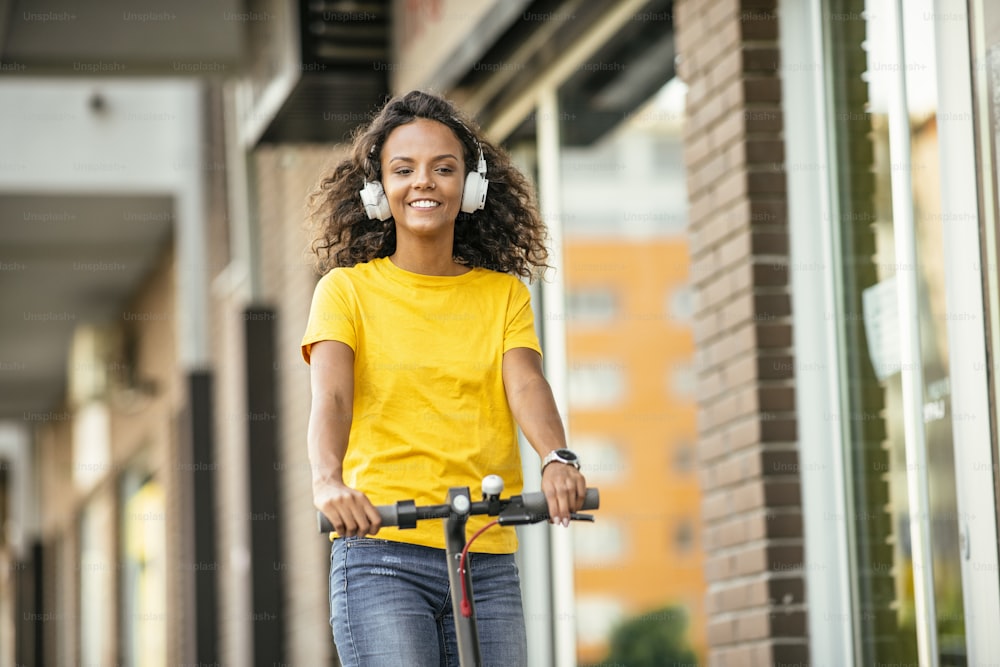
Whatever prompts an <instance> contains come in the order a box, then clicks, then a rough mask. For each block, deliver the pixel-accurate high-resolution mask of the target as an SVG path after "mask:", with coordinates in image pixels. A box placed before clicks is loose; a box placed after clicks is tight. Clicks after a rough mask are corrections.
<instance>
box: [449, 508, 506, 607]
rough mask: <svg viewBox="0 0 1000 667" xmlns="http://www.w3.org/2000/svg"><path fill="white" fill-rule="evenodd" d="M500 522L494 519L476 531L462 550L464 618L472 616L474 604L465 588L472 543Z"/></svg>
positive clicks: (459, 574)
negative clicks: (468, 557)
mask: <svg viewBox="0 0 1000 667" xmlns="http://www.w3.org/2000/svg"><path fill="white" fill-rule="evenodd" d="M499 522H500V520H499V519H493V521H490V522H489V523H488V524H486V525H485V526H483V527H482V528H480V529H479V530H477V531H476V534H475V535H473V536H472V537H470V538H469V541H468V542H466V543H465V547H464V548H463V549H462V556H461V557H460V558H459V559H458V576H459V578H461V580H462V616H464V617H465V618H469V617H470V616H472V604H470V603H469V591H468V590H467V589H466V586H465V559H466V557H467V556H468V555H469V547H471V546H472V542H473V541H474V540H475V539H476V538H477V537H479V536H480V535H482V534H483V533H485V532H486V531H487V530H489V529H490V528H492V527H493V526H495V525H497V524H498V523H499Z"/></svg>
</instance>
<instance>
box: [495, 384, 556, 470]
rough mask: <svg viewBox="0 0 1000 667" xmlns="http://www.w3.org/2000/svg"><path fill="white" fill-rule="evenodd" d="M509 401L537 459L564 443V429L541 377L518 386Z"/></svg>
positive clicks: (547, 387)
mask: <svg viewBox="0 0 1000 667" xmlns="http://www.w3.org/2000/svg"><path fill="white" fill-rule="evenodd" d="M508 402H509V404H510V408H511V413H512V414H513V415H514V420H515V421H516V422H517V423H518V425H519V426H520V427H521V431H523V432H524V437H525V438H527V440H528V442H529V443H530V444H531V446H532V448H533V449H534V450H535V451H536V452H537V453H538V456H539V458H545V455H546V454H548V453H549V452H551V451H553V450H555V449H562V448H564V447H565V446H566V430H565V428H564V427H563V423H562V418H561V417H560V416H559V410H558V408H557V407H556V401H555V398H554V397H553V395H552V388H551V387H550V386H549V383H548V382H547V381H546V380H545V378H544V377H543V376H541V375H538V376H535V377H533V378H531V379H530V380H529V381H527V382H526V383H525V384H524V385H522V386H520V387H518V388H517V390H516V391H515V392H513V393H512V395H511V396H510V397H509V399H508Z"/></svg>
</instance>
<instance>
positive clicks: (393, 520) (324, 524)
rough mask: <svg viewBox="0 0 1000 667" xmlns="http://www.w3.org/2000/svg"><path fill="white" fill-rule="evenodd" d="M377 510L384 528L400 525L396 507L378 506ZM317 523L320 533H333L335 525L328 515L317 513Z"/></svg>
mask: <svg viewBox="0 0 1000 667" xmlns="http://www.w3.org/2000/svg"><path fill="white" fill-rule="evenodd" d="M375 510H376V511H377V512H378V515H379V516H380V517H382V525H383V526H398V525H399V513H398V512H397V511H396V506H395V505H376V506H375ZM316 521H317V523H318V524H319V532H321V533H332V532H334V530H333V524H332V523H330V520H329V519H327V518H326V515H325V514H323V513H322V512H319V511H317V512H316Z"/></svg>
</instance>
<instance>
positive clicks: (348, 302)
mask: <svg viewBox="0 0 1000 667" xmlns="http://www.w3.org/2000/svg"><path fill="white" fill-rule="evenodd" d="M357 312H358V309H357V299H356V295H355V293H354V286H353V285H352V284H351V281H350V279H349V278H348V277H347V274H346V272H345V271H342V270H338V269H333V270H332V271H330V272H329V273H327V274H326V275H325V276H323V277H322V278H320V280H319V282H318V283H317V284H316V290H315V291H314V292H313V299H312V306H311V307H310V308H309V321H308V323H307V324H306V332H305V335H303V337H302V358H303V359H305V360H306V363H309V359H310V353H311V351H312V346H313V343H318V342H319V341H321V340H336V341H340V342H341V343H344V344H345V345H347V346H349V347H350V348H351V349H352V350H354V351H355V352H357V344H358V334H357V327H356V322H357Z"/></svg>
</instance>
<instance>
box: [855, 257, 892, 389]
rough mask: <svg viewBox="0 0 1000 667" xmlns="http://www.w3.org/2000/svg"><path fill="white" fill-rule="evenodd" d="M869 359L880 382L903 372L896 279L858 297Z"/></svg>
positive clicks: (865, 291)
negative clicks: (862, 313)
mask: <svg viewBox="0 0 1000 667" xmlns="http://www.w3.org/2000/svg"><path fill="white" fill-rule="evenodd" d="M861 305H862V308H863V310H864V318H865V335H866V336H867V337H868V356H869V358H870V359H871V362H872V366H873V367H874V368H875V375H876V376H877V377H878V379H879V380H880V381H884V380H885V379H886V378H889V377H892V376H893V375H895V374H896V373H898V372H899V371H900V369H901V368H902V360H901V358H900V355H899V301H898V298H897V294H896V277H895V276H893V277H892V278H888V279H886V280H883V281H882V282H880V283H876V284H874V285H872V286H871V287H868V288H866V289H865V290H864V292H862V294H861Z"/></svg>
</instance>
